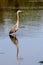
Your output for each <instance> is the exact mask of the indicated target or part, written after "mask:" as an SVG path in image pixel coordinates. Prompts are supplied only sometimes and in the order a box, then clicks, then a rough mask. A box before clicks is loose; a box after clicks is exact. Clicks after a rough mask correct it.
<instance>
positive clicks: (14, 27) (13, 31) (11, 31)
mask: <svg viewBox="0 0 43 65" xmlns="http://www.w3.org/2000/svg"><path fill="white" fill-rule="evenodd" d="M20 12H22V11H21V10H18V11H17V22H16V24H15V25H14V26H13V27H12V28H11V30H10V32H9V35H10V34H12V33H15V32H16V31H17V30H18V29H19V13H20Z"/></svg>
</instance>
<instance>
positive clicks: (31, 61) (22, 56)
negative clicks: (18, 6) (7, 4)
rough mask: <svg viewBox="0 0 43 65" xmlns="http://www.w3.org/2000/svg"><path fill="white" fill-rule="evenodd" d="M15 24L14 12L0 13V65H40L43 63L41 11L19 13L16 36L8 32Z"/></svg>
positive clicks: (42, 13)
mask: <svg viewBox="0 0 43 65" xmlns="http://www.w3.org/2000/svg"><path fill="white" fill-rule="evenodd" d="M15 23H16V12H14V11H10V12H9V11H3V12H0V65H40V63H38V62H39V61H43V10H27V11H23V12H22V13H20V28H19V30H18V31H17V32H16V36H14V37H10V36H9V31H10V29H11V27H12V26H13V25H14V24H15Z"/></svg>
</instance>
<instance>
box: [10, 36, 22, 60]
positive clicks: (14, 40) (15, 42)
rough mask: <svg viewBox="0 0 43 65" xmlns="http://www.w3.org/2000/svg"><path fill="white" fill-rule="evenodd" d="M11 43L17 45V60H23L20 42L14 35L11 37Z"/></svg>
mask: <svg viewBox="0 0 43 65" xmlns="http://www.w3.org/2000/svg"><path fill="white" fill-rule="evenodd" d="M9 37H10V39H11V41H12V42H13V43H14V45H16V49H17V60H23V58H22V57H19V41H18V39H17V37H16V36H12V35H9Z"/></svg>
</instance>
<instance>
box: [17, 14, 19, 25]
mask: <svg viewBox="0 0 43 65" xmlns="http://www.w3.org/2000/svg"><path fill="white" fill-rule="evenodd" d="M17 24H19V13H17Z"/></svg>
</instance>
